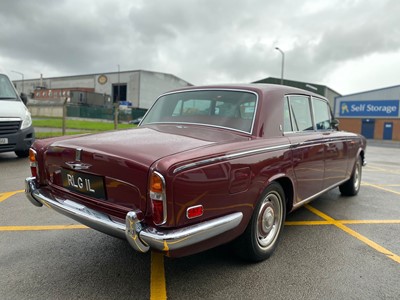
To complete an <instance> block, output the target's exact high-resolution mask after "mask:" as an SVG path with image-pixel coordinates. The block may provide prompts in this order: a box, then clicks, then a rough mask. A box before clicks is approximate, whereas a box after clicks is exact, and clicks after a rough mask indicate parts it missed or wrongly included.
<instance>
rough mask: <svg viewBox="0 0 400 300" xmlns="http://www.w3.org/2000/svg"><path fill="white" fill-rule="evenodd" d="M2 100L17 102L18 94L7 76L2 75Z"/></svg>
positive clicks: (0, 93) (0, 83) (0, 87)
mask: <svg viewBox="0 0 400 300" xmlns="http://www.w3.org/2000/svg"><path fill="white" fill-rule="evenodd" d="M0 100H17V94H16V93H15V90H14V88H13V86H12V83H11V81H10V80H9V79H8V77H7V76H5V75H1V74H0Z"/></svg>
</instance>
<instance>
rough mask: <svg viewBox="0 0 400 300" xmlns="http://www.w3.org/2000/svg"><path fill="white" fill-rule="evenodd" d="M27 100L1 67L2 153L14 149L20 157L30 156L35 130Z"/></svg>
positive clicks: (0, 148) (0, 115)
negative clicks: (19, 93)
mask: <svg viewBox="0 0 400 300" xmlns="http://www.w3.org/2000/svg"><path fill="white" fill-rule="evenodd" d="M26 102H27V97H26V95H24V94H21V96H19V95H18V92H17V90H16V89H15V87H14V85H13V84H12V82H11V81H10V79H9V77H8V76H7V74H6V73H5V72H4V71H3V70H2V69H1V68H0V153H1V152H11V151H13V152H15V154H16V155H17V156H18V157H28V155H29V148H30V146H31V145H32V143H33V142H34V140H35V132H34V129H33V127H32V119H31V114H30V113H29V111H28V109H27V108H26V106H25V104H26Z"/></svg>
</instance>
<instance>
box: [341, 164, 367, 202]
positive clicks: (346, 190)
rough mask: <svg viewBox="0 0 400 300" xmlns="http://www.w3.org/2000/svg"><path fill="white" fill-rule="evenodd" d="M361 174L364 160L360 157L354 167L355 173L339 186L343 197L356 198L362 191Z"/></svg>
mask: <svg viewBox="0 0 400 300" xmlns="http://www.w3.org/2000/svg"><path fill="white" fill-rule="evenodd" d="M361 174H362V160H361V157H360V156H359V157H358V158H357V160H356V164H355V165H354V169H353V173H352V174H351V177H350V179H349V180H347V181H346V182H344V183H342V184H341V185H339V190H340V193H341V194H342V195H343V196H355V195H357V194H358V192H359V191H360V186H361Z"/></svg>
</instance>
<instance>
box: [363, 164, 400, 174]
mask: <svg viewBox="0 0 400 300" xmlns="http://www.w3.org/2000/svg"><path fill="white" fill-rule="evenodd" d="M369 169H373V170H371V171H374V172H376V171H380V172H383V173H390V174H400V171H397V170H390V169H385V168H382V167H377V166H371V165H370V164H368V165H367V167H366V169H365V170H366V171H369Z"/></svg>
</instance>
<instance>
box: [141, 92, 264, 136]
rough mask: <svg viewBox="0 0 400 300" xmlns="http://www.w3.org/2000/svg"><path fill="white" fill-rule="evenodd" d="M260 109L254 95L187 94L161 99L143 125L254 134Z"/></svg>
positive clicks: (247, 93) (230, 93)
mask: <svg viewBox="0 0 400 300" xmlns="http://www.w3.org/2000/svg"><path fill="white" fill-rule="evenodd" d="M256 107H257V96H256V94H254V93H252V92H246V91H235V90H199V91H184V92H178V93H173V94H168V95H164V96H162V97H160V98H159V99H158V100H157V102H156V103H155V104H154V105H153V107H152V108H151V109H150V110H149V112H148V113H147V115H146V116H145V118H144V119H143V121H142V123H141V125H144V124H152V123H186V124H201V125H209V126H215V127H224V128H229V129H233V130H238V131H244V132H247V133H251V131H252V127H253V122H254V117H255V113H256Z"/></svg>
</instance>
